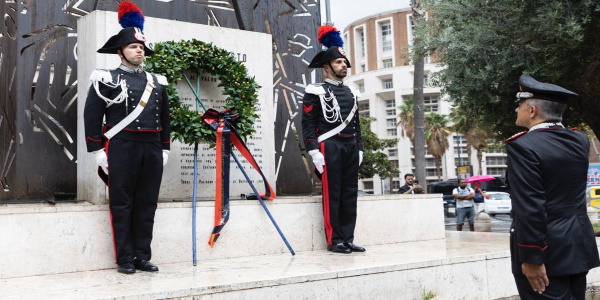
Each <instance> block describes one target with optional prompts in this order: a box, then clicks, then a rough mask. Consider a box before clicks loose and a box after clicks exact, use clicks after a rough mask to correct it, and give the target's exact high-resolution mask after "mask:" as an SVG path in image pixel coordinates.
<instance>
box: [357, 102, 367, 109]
mask: <svg viewBox="0 0 600 300" xmlns="http://www.w3.org/2000/svg"><path fill="white" fill-rule="evenodd" d="M366 110H369V101H360V102H358V111H366Z"/></svg>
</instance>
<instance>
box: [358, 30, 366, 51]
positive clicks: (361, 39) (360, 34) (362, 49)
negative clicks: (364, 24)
mask: <svg viewBox="0 0 600 300" xmlns="http://www.w3.org/2000/svg"><path fill="white" fill-rule="evenodd" d="M359 36H360V56H361V57H365V32H364V31H363V30H361V31H360V33H359Z"/></svg>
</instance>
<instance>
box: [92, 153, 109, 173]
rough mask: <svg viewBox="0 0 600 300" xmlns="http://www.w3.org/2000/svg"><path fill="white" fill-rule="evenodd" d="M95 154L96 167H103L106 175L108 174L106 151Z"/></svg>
mask: <svg viewBox="0 0 600 300" xmlns="http://www.w3.org/2000/svg"><path fill="white" fill-rule="evenodd" d="M93 153H94V154H95V155H96V165H98V166H99V167H101V168H102V170H104V173H106V174H108V157H106V152H104V149H101V150H98V151H94V152H93Z"/></svg>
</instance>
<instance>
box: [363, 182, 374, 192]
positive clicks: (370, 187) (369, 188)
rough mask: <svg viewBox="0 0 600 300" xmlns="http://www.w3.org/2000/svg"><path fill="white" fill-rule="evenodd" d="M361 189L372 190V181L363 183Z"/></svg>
mask: <svg viewBox="0 0 600 300" xmlns="http://www.w3.org/2000/svg"><path fill="white" fill-rule="evenodd" d="M363 187H364V188H365V190H372V189H373V181H363Z"/></svg>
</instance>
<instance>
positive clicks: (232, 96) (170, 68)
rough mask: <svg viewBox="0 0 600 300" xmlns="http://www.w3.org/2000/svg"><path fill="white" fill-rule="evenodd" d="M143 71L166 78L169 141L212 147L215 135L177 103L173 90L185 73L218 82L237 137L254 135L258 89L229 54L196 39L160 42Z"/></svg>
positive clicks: (177, 95)
mask: <svg viewBox="0 0 600 300" xmlns="http://www.w3.org/2000/svg"><path fill="white" fill-rule="evenodd" d="M145 70H146V71H148V72H152V73H157V74H162V75H164V76H165V77H167V81H168V82H169V85H168V86H167V92H168V94H169V107H170V110H171V114H170V117H171V137H172V138H173V139H175V140H179V141H181V142H183V143H186V144H188V145H191V144H193V143H196V142H208V143H209V144H211V145H214V143H215V131H214V130H213V129H212V128H211V127H210V126H208V125H207V124H206V123H205V122H204V120H203V119H202V118H201V113H200V112H198V111H195V110H191V109H190V108H189V106H187V105H185V104H184V103H183V102H182V101H181V99H180V97H179V92H178V91H177V89H175V87H174V85H175V83H177V82H178V81H180V80H182V79H183V73H184V72H185V71H190V72H192V73H196V74H198V75H199V74H202V73H208V74H211V75H213V76H215V77H216V78H217V79H218V80H219V81H220V83H219V87H223V94H225V95H227V96H228V97H227V98H226V101H225V102H226V104H225V109H231V110H232V111H231V112H232V113H237V114H239V116H240V118H239V119H238V121H237V122H236V123H235V129H236V131H237V132H238V134H239V135H240V136H241V137H242V138H243V139H247V138H248V137H250V136H251V135H252V134H253V133H254V132H255V128H254V126H253V124H254V121H255V120H256V119H257V118H258V115H257V113H256V105H257V103H258V89H259V88H260V86H259V85H258V83H256V81H255V80H254V77H250V76H249V75H248V69H247V68H246V66H244V64H243V63H242V62H241V61H238V60H237V59H235V58H234V57H233V55H232V53H230V52H229V51H227V50H225V49H222V48H219V47H217V46H215V45H213V44H212V43H205V42H202V41H199V40H196V39H192V40H185V41H179V42H175V41H169V42H161V43H157V44H156V45H155V48H154V54H153V55H151V56H148V57H147V59H146V64H145ZM207 109H208V108H207Z"/></svg>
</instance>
